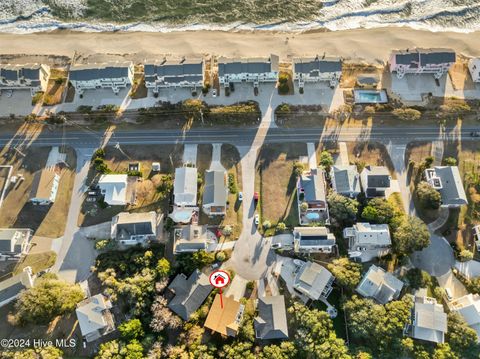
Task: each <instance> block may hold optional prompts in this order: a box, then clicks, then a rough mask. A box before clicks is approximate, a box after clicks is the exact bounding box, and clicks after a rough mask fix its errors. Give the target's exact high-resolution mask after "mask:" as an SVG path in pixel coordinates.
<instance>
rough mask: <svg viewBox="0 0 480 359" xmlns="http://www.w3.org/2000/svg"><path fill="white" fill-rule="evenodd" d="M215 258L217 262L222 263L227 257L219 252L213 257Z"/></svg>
mask: <svg viewBox="0 0 480 359" xmlns="http://www.w3.org/2000/svg"><path fill="white" fill-rule="evenodd" d="M215 258H217V261H219V262H223V261H225V259H227V255H226V254H225V252H223V251H220V252H218V253H217V254H216V255H215Z"/></svg>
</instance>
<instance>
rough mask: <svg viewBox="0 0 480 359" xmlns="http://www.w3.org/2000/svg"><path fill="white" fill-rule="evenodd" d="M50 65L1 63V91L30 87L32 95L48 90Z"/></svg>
mask: <svg viewBox="0 0 480 359" xmlns="http://www.w3.org/2000/svg"><path fill="white" fill-rule="evenodd" d="M49 78H50V67H49V66H47V65H43V64H29V65H0V91H1V90H22V89H30V93H31V95H32V96H33V95H35V93H36V92H38V91H44V92H45V91H46V90H47V85H48V79H49Z"/></svg>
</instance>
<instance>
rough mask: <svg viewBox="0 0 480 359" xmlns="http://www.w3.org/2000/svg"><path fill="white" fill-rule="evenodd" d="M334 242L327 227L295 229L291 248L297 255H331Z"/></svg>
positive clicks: (332, 235)
mask: <svg viewBox="0 0 480 359" xmlns="http://www.w3.org/2000/svg"><path fill="white" fill-rule="evenodd" d="M335 246H336V241H335V236H334V234H333V233H330V232H329V230H328V228H327V227H295V228H294V229H293V248H294V250H295V252H297V253H332V252H333V251H334V249H335Z"/></svg>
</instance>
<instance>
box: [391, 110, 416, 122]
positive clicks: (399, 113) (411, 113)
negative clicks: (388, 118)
mask: <svg viewBox="0 0 480 359" xmlns="http://www.w3.org/2000/svg"><path fill="white" fill-rule="evenodd" d="M392 114H393V115H394V116H395V117H397V118H398V119H400V120H403V121H417V120H419V119H420V117H421V116H422V113H421V112H420V111H418V110H415V109H413V108H397V109H395V110H393V112H392Z"/></svg>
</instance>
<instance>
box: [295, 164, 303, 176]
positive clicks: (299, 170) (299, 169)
mask: <svg viewBox="0 0 480 359" xmlns="http://www.w3.org/2000/svg"><path fill="white" fill-rule="evenodd" d="M304 170H305V166H304V164H303V163H301V162H295V163H294V164H293V173H295V176H297V177H298V176H301V175H302V173H303V171H304Z"/></svg>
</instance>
